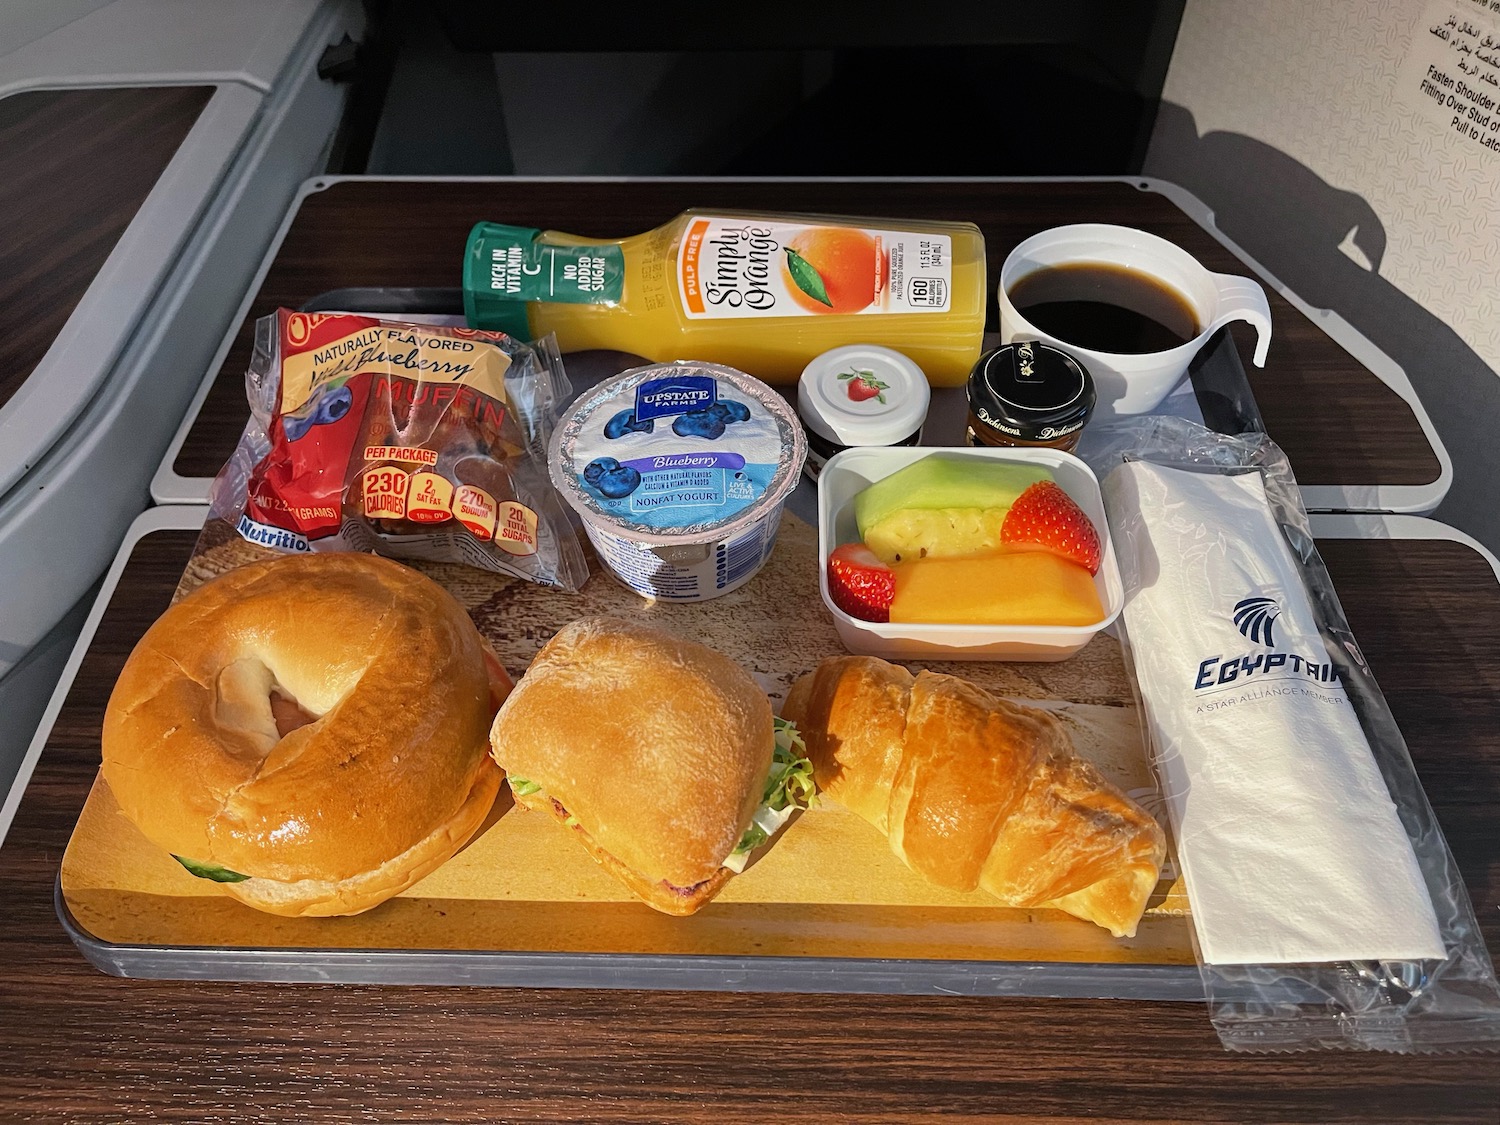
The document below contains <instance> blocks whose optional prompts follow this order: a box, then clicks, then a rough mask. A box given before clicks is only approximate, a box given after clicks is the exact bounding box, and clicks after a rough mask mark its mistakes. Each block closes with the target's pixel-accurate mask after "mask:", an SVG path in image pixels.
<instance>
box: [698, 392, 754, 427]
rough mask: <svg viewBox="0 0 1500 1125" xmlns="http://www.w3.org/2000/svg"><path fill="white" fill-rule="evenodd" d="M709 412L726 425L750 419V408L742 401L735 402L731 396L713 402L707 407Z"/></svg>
mask: <svg viewBox="0 0 1500 1125" xmlns="http://www.w3.org/2000/svg"><path fill="white" fill-rule="evenodd" d="M708 412H709V413H710V414H715V415H717V416H718V418H719V421H721V422H723V423H724V424H725V425H726V426H727V425H729V424H730V423H731V422H748V421H750V408H749V407H748V406H746V405H745V404H744V403H743V402H735V400H734V399H732V398H726V399H723V400H721V401H719V402H716V403H714V404H713V405H712V406H710V407H709V408H708Z"/></svg>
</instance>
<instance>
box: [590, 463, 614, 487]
mask: <svg viewBox="0 0 1500 1125" xmlns="http://www.w3.org/2000/svg"><path fill="white" fill-rule="evenodd" d="M619 467H620V462H618V461H616V460H615V459H614V458H613V457H596V458H594V459H593V460H592V461H590V462H589V463H588V464H587V465H585V466H584V467H583V479H584V480H586V481H588V483H589V484H591V485H593V486H594V487H595V488H598V487H599V478H600V477H602V476H603V475H604V474H605V473H607V472H609V471H610V470H611V469H618V468H619Z"/></svg>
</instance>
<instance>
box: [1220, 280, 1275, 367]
mask: <svg viewBox="0 0 1500 1125" xmlns="http://www.w3.org/2000/svg"><path fill="white" fill-rule="evenodd" d="M1214 284H1215V285H1216V286H1218V289H1219V304H1218V307H1217V308H1216V309H1215V310H1214V319H1213V322H1212V323H1211V324H1210V325H1209V326H1208V334H1209V335H1212V334H1213V333H1215V332H1217V331H1218V330H1219V329H1220V328H1222V327H1224V325H1226V324H1228V323H1229V322H1230V321H1232V320H1243V321H1245V322H1246V323H1247V324H1251V325H1254V327H1255V356H1254V361H1255V366H1256V367H1264V366H1265V365H1266V351H1267V350H1268V349H1269V348H1270V346H1271V306H1270V304H1269V303H1268V302H1267V301H1266V291H1265V290H1264V289H1262V288H1261V287H1260V283H1259V282H1257V281H1252V280H1251V279H1250V278H1248V277H1239V276H1237V275H1235V274H1229V273H1216V274H1214Z"/></svg>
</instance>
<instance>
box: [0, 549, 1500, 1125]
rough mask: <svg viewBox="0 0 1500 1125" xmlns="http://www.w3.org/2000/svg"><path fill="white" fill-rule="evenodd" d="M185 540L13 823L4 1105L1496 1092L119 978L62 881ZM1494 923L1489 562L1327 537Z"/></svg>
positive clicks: (75, 703)
mask: <svg viewBox="0 0 1500 1125" xmlns="http://www.w3.org/2000/svg"><path fill="white" fill-rule="evenodd" d="M194 539H195V534H194V533H192V532H183V531H176V532H156V533H153V534H151V535H149V536H147V537H146V538H144V539H143V540H141V542H140V543H139V544H137V546H136V547H135V549H134V551H133V553H132V556H131V559H130V562H129V564H128V567H127V569H126V571H125V573H124V575H123V577H122V580H121V582H120V583H119V586H118V588H117V589H116V590H115V592H114V594H113V595H112V596H111V598H110V601H109V605H108V609H107V612H106V614H105V616H104V618H103V621H102V623H101V625H100V627H99V630H98V633H97V635H96V636H95V638H94V640H93V642H92V644H91V645H90V646H89V649H88V652H87V655H86V656H85V658H84V661H83V664H82V667H81V668H80V670H79V673H78V676H77V678H76V680H75V681H74V683H73V686H72V688H71V691H70V693H69V695H68V697H67V701H66V704H65V706H64V707H63V710H62V712H61V714H60V716H59V717H58V720H57V723H56V725H55V727H54V729H53V731H52V733H51V736H50V738H49V740H48V743H47V746H46V749H45V751H44V753H43V755H42V757H41V759H40V762H39V764H38V766H37V769H36V773H35V775H34V777H33V778H32V780H31V783H30V786H29V788H28V789H27V791H26V793H25V796H24V798H23V800H22V802H21V805H20V808H19V810H18V813H17V816H16V819H15V822H14V825H13V827H12V828H11V831H10V835H9V837H8V838H7V840H6V842H5V844H4V846H3V847H0V902H3V903H4V904H5V910H4V913H3V916H0V949H3V951H4V952H3V956H0V1120H4V1121H7V1122H9V1121H26V1120H36V1121H60V1120H101V1121H112V1122H113V1121H154V1122H155V1121H163V1122H172V1121H183V1122H230V1121H234V1122H238V1121H242V1120H255V1121H274V1122H282V1121H291V1120H302V1119H315V1120H330V1121H366V1120H380V1121H431V1122H470V1121H474V1122H478V1121H502V1120H506V1121H510V1120H579V1121H714V1122H718V1121H731V1120H732V1121H751V1120H753V1121H758V1122H764V1121H767V1120H775V1121H799V1122H800V1121H809V1122H814V1121H832V1120H860V1121H888V1122H908V1121H913V1120H916V1119H919V1118H926V1117H929V1116H933V1117H935V1116H941V1117H943V1118H945V1119H947V1120H956V1121H963V1120H981V1119H982V1120H1002V1119H1010V1120H1043V1121H1052V1122H1070V1121H1082V1120H1085V1119H1086V1120H1090V1121H1097V1120H1104V1121H1132V1120H1164V1119H1166V1120H1174V1121H1195V1122H1200V1121H1214V1122H1236V1123H1241V1122H1261V1121H1277V1122H1287V1121H1297V1122H1319V1123H1329V1122H1346V1121H1365V1122H1397V1121H1425V1122H1484V1123H1488V1125H1494V1123H1495V1122H1496V1121H1497V1120H1500V1062H1497V1057H1496V1056H1495V1055H1488V1056H1483V1055H1471V1056H1439V1057H1403V1056H1393V1055H1379V1054H1373V1055H1372V1054H1342V1053H1328V1052H1325V1053H1312V1054H1300V1055H1278V1056H1251V1055H1233V1054H1229V1053H1227V1052H1225V1051H1224V1050H1223V1049H1222V1048H1221V1047H1220V1045H1219V1042H1218V1040H1217V1038H1216V1037H1215V1036H1214V1034H1213V1032H1212V1030H1211V1029H1210V1027H1209V1023H1208V1018H1207V1012H1206V1009H1205V1008H1204V1006H1203V1005H1201V1004H1196V1003H1192V1004H1186V1003H1182V1004H1167V1003H1146V1002H1127V1001H1094V1000H1049V999H1014V998H995V997H990V998H971V997H948V996H915V997H914V996H907V997H886V996H854V995H773V994H735V993H666V992H657V993H648V992H615V991H604V990H557V989H554V990H524V989H515V990H507V989H477V988H475V989H467V988H433V987H375V986H335V985H277V984H221V983H208V982H191V983H188V982H171V981H141V980H121V979H116V978H113V977H109V976H105V975H103V974H101V973H99V972H97V971H95V970H94V969H93V968H92V967H90V966H89V964H88V963H87V962H86V961H85V960H84V959H83V957H82V956H81V955H80V954H79V953H78V951H77V950H76V949H75V948H74V947H73V945H72V944H71V943H70V942H69V940H68V939H67V937H66V936H65V935H64V933H63V930H62V928H61V926H60V924H59V923H58V920H57V917H56V915H55V913H54V909H53V899H52V892H53V886H54V880H55V878H56V875H57V870H58V864H59V861H60V859H61V857H62V853H63V848H64V846H65V845H66V843H67V840H68V837H69V834H70V832H71V831H72V828H73V824H74V821H75V819H76V818H77V816H78V812H79V809H80V808H81V807H82V805H83V801H84V798H85V795H86V794H87V792H88V788H89V785H90V783H91V782H92V780H93V778H94V774H95V771H96V769H97V767H98V764H99V730H100V723H101V719H102V715H103V711H104V706H105V703H106V700H107V698H108V695H109V691H110V689H111V686H112V685H113V683H114V680H115V677H116V676H117V674H118V672H119V669H120V667H121V665H122V663H123V661H124V659H125V657H126V655H127V654H128V653H129V651H130V649H131V648H132V646H133V645H134V643H135V642H136V640H137V639H138V638H139V637H140V636H141V634H142V633H143V631H144V630H145V629H146V628H147V626H149V625H150V623H151V622H152V621H153V620H154V619H155V618H156V616H157V615H158V614H159V613H160V612H161V611H162V610H163V609H164V608H165V607H166V605H167V603H168V600H169V598H170V596H171V593H172V590H173V588H174V586H175V585H176V583H177V580H178V577H179V575H180V573H181V570H182V568H183V565H184V563H185V562H186V560H187V558H188V556H189V554H190V552H191V550H192V547H193V543H194ZM1319 546H1320V549H1321V550H1322V552H1323V555H1324V558H1325V560H1326V562H1327V564H1328V567H1329V570H1330V572H1331V573H1332V575H1333V578H1334V581H1335V584H1336V586H1337V588H1338V590H1339V592H1340V595H1341V598H1342V601H1343V604H1344V607H1345V611H1346V613H1347V615H1348V617H1349V619H1350V622H1351V624H1352V626H1353V629H1354V632H1355V634H1356V635H1357V636H1358V637H1359V638H1360V641H1361V645H1362V647H1363V649H1364V652H1365V655H1366V657H1367V658H1368V660H1369V663H1370V665H1371V667H1372V668H1373V669H1374V672H1375V674H1376V676H1377V677H1378V678H1379V680H1380V682H1381V684H1382V685H1383V688H1384V690H1385V692H1386V695H1387V697H1388V699H1389V700H1390V704H1391V708H1392V710H1393V712H1394V713H1395V716H1396V718H1397V720H1398V721H1399V722H1400V724H1401V727H1402V730H1403V732H1404V733H1405V735H1406V738H1407V740H1408V742H1409V744H1410V746H1411V751H1412V755H1413V758H1414V759H1415V761H1416V764H1417V768H1418V771H1419V773H1420V775H1421V778H1422V781H1423V784H1424V786H1425V787H1426V790H1427V793H1428V795H1429V796H1430V798H1431V799H1432V801H1433V804H1434V806H1435V807H1436V809H1437V813H1438V818H1439V820H1440V822H1441V824H1442V826H1443V828H1444V830H1445V832H1446V833H1447V836H1448V839H1449V841H1450V843H1451V845H1452V848H1453V851H1454V853H1455V855H1456V857H1457V860H1458V864H1459V866H1460V868H1461V870H1462V872H1463V875H1464V878H1465V880H1466V882H1467V884H1468V888H1469V891H1470V894H1471V895H1472V896H1473V899H1474V904H1475V909H1476V912H1477V914H1478V916H1479V918H1480V920H1481V925H1482V927H1483V929H1484V933H1485V938H1486V940H1487V942H1488V944H1489V948H1490V950H1491V953H1492V955H1493V953H1494V952H1495V951H1496V950H1500V831H1496V826H1497V824H1500V585H1497V583H1496V580H1495V576H1494V574H1493V572H1492V571H1491V570H1490V567H1489V565H1488V563H1487V562H1486V560H1485V559H1484V558H1482V557H1481V556H1480V555H1478V554H1477V553H1475V552H1474V551H1472V550H1470V549H1469V548H1467V547H1465V546H1462V545H1459V544H1455V543H1451V542H1441V541H1438V542H1432V541H1413V540H1369V541H1365V540H1325V541H1322V542H1321V543H1320V544H1319Z"/></svg>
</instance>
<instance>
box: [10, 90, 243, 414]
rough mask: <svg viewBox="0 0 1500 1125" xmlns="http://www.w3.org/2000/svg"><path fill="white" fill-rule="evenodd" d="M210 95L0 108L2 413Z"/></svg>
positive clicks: (33, 97)
mask: <svg viewBox="0 0 1500 1125" xmlns="http://www.w3.org/2000/svg"><path fill="white" fill-rule="evenodd" d="M212 94H213V87H211V86H140V87H109V88H104V89H79V90H30V91H26V92H23V93H19V94H12V95H10V96H9V97H6V98H0V222H3V224H4V233H3V235H0V406H3V405H4V404H5V403H6V402H8V401H9V400H10V398H11V396H13V395H14V394H15V393H16V391H17V390H18V389H19V388H20V386H21V384H22V383H24V382H25V381H26V379H27V377H28V376H30V374H31V373H32V372H33V371H34V370H35V369H36V365H37V364H38V363H39V362H41V359H42V356H43V355H45V354H46V352H47V349H48V348H50V347H51V346H52V341H53V340H55V339H56V338H57V334H58V332H60V331H61V330H62V326H63V325H64V324H66V323H67V320H68V317H70V316H71V315H72V314H73V310H74V309H75V308H76V307H77V305H78V302H79V301H80V300H81V299H82V298H83V294H84V291H85V290H87V289H88V287H89V285H90V284H91V283H92V282H93V280H94V277H95V275H96V274H98V272H99V267H100V266H102V265H103V264H104V260H105V259H106V258H108V257H109V254H110V251H111V250H113V249H114V247H115V243H116V242H118V241H119V239H120V235H121V234H122V233H123V232H124V230H125V228H126V227H127V226H129V225H130V220H131V219H133V218H135V213H136V212H137V211H138V210H139V209H140V206H141V203H142V201H143V200H144V199H145V198H146V196H147V195H148V194H149V193H150V191H151V189H152V188H153V187H154V186H155V185H156V181H157V179H158V178H159V177H160V176H161V173H162V169H164V168H165V167H166V166H167V162H168V161H170V160H171V159H172V155H173V154H174V153H175V152H176V151H177V148H178V146H179V145H180V144H181V143H182V139H183V138H184V137H185V136H187V132H188V130H189V129H191V128H192V127H193V123H194V122H195V121H197V120H198V115H199V114H200V113H201V112H202V110H203V107H204V106H205V105H207V104H208V99H209V98H210V97H211V96H212Z"/></svg>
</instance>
